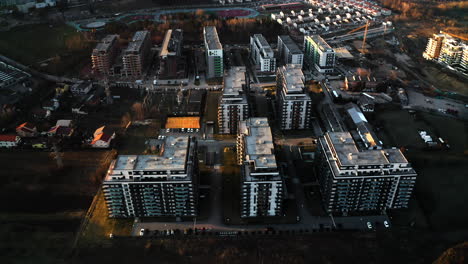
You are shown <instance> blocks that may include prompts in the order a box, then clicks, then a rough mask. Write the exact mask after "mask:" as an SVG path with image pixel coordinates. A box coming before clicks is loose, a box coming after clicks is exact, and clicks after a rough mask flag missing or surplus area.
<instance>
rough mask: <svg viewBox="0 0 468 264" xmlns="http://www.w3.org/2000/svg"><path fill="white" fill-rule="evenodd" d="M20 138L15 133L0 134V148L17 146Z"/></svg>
mask: <svg viewBox="0 0 468 264" xmlns="http://www.w3.org/2000/svg"><path fill="white" fill-rule="evenodd" d="M20 140H21V139H20V137H18V136H16V135H0V148H14V147H16V146H18V144H19V142H20Z"/></svg>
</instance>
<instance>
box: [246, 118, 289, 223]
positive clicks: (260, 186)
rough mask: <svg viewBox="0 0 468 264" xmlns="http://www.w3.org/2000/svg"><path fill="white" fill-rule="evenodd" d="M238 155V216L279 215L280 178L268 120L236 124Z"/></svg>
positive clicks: (281, 184) (281, 200)
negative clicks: (239, 184) (239, 191)
mask: <svg viewBox="0 0 468 264" xmlns="http://www.w3.org/2000/svg"><path fill="white" fill-rule="evenodd" d="M237 155H238V162H239V165H241V217H242V218H248V217H264V216H281V214H282V208H283V179H282V177H281V174H280V172H279V170H278V164H277V162H276V157H275V146H274V143H273V136H272V133H271V129H270V126H269V124H268V119H267V118H258V117H256V118H253V117H251V118H248V119H247V120H245V121H240V122H239V132H238V135H237Z"/></svg>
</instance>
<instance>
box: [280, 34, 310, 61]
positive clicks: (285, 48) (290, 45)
mask: <svg viewBox="0 0 468 264" xmlns="http://www.w3.org/2000/svg"><path fill="white" fill-rule="evenodd" d="M277 47H278V58H279V60H280V62H281V63H282V64H283V65H285V64H297V65H299V66H300V68H302V65H303V62H304V53H302V51H301V49H299V47H298V46H297V44H296V42H294V41H293V40H292V39H291V37H290V36H287V35H282V36H278V45H277Z"/></svg>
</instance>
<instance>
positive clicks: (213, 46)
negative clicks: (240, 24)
mask: <svg viewBox="0 0 468 264" xmlns="http://www.w3.org/2000/svg"><path fill="white" fill-rule="evenodd" d="M203 36H204V40H205V56H206V67H207V69H206V76H207V78H208V79H210V78H219V77H223V73H224V61H223V46H222V45H221V42H220V41H219V38H218V32H217V31H216V27H204V28H203Z"/></svg>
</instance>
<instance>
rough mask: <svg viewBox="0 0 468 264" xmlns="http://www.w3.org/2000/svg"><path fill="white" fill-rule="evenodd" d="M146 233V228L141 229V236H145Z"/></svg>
mask: <svg viewBox="0 0 468 264" xmlns="http://www.w3.org/2000/svg"><path fill="white" fill-rule="evenodd" d="M144 235H145V229H144V228H142V229H140V236H144Z"/></svg>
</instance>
